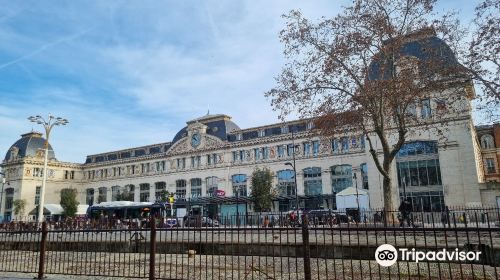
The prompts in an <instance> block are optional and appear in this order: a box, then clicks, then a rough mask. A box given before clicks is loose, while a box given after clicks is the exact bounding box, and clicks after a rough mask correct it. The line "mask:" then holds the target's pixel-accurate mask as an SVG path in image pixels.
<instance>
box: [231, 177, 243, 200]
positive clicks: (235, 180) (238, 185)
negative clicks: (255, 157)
mask: <svg viewBox="0 0 500 280" xmlns="http://www.w3.org/2000/svg"><path fill="white" fill-rule="evenodd" d="M231 178H232V180H231V181H232V185H233V194H234V195H235V196H247V175H245V174H236V175H233V176H232V177H231Z"/></svg>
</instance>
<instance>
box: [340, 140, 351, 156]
mask: <svg viewBox="0 0 500 280" xmlns="http://www.w3.org/2000/svg"><path fill="white" fill-rule="evenodd" d="M340 142H341V145H342V152H343V153H345V152H348V151H349V138H348V137H342V138H340Z"/></svg>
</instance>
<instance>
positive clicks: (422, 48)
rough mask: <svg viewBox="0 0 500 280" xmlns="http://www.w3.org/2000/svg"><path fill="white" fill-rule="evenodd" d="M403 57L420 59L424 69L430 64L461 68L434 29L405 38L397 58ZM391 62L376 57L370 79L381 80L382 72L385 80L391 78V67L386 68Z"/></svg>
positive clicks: (387, 59) (370, 70)
mask: <svg viewBox="0 0 500 280" xmlns="http://www.w3.org/2000/svg"><path fill="white" fill-rule="evenodd" d="M390 42H391V41H386V42H384V44H386V45H387V44H390ZM403 57H414V58H416V59H418V60H419V61H420V62H421V65H422V68H425V67H426V66H425V65H426V64H428V63H430V62H432V63H433V64H435V65H439V66H440V67H446V68H452V67H458V68H460V67H461V65H460V63H459V62H458V60H457V58H456V56H455V54H454V53H453V51H452V50H451V48H450V47H449V46H448V45H447V44H446V43H445V42H444V41H443V40H442V39H440V38H438V37H437V36H436V32H435V31H434V29H423V30H420V31H417V32H415V33H411V34H408V35H407V36H405V37H404V38H403V43H402V45H401V47H400V48H399V51H398V53H397V54H396V56H395V58H396V60H398V59H400V58H403ZM391 60H392V58H390V57H385V58H384V57H383V56H381V55H376V56H375V58H374V59H373V61H372V62H371V63H370V66H369V70H368V77H369V79H370V80H378V79H380V74H381V73H380V72H381V71H384V73H383V74H382V76H383V77H384V78H385V79H387V78H389V77H390V76H391V75H390V74H391V67H385V66H388V65H389V64H390V62H391ZM434 67H435V66H434ZM421 71H425V69H421Z"/></svg>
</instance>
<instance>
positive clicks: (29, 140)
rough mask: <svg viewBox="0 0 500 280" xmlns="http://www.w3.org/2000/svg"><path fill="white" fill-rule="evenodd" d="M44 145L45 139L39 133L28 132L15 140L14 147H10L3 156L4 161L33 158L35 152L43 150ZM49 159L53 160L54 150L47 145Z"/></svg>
mask: <svg viewBox="0 0 500 280" xmlns="http://www.w3.org/2000/svg"><path fill="white" fill-rule="evenodd" d="M44 145H45V138H43V137H42V134H41V133H39V132H33V131H32V132H29V133H26V134H23V135H21V139H19V140H17V141H16V143H14V145H12V146H11V147H10V148H9V150H8V151H7V154H6V155H5V159H4V160H5V161H9V160H14V159H20V158H24V157H35V156H36V154H37V152H38V151H40V150H43V148H44ZM48 158H49V159H55V158H56V157H55V154H54V150H53V149H52V146H50V144H49V157H48Z"/></svg>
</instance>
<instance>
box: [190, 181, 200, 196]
mask: <svg viewBox="0 0 500 280" xmlns="http://www.w3.org/2000/svg"><path fill="white" fill-rule="evenodd" d="M191 197H201V178H193V179H191Z"/></svg>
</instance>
